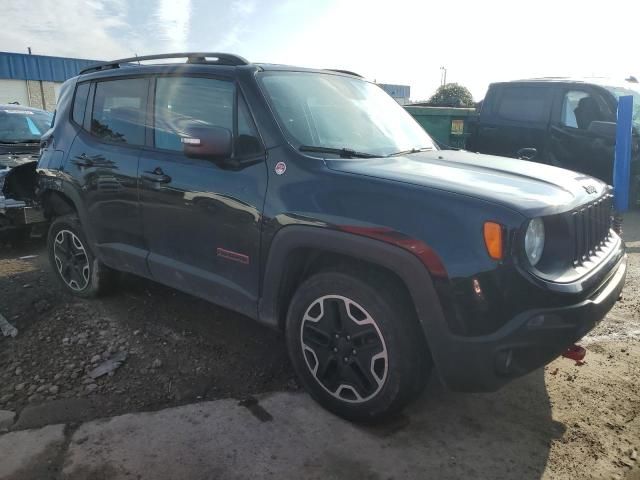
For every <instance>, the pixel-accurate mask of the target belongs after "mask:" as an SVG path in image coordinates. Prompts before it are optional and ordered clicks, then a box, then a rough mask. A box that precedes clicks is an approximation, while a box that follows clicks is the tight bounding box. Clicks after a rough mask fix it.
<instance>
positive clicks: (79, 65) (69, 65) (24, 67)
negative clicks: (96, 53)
mask: <svg viewBox="0 0 640 480" xmlns="http://www.w3.org/2000/svg"><path fill="white" fill-rule="evenodd" d="M96 62H98V60H87V59H82V58H66V57H49V56H45V55H27V54H24V53H9V52H0V78H8V79H14V80H44V81H47V82H64V81H65V80H68V79H69V78H71V77H75V76H76V75H78V73H79V72H80V70H82V69H83V68H86V67H88V66H89V65H92V64H95V63H96Z"/></svg>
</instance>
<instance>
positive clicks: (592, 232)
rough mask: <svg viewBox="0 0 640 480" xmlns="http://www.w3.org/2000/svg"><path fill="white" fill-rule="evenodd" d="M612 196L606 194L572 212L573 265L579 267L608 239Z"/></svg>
mask: <svg viewBox="0 0 640 480" xmlns="http://www.w3.org/2000/svg"><path fill="white" fill-rule="evenodd" d="M612 207H613V195H610V194H607V195H604V196H603V197H601V198H600V199H598V200H596V201H595V202H593V203H590V204H588V205H586V206H584V207H582V208H581V209H579V210H577V211H575V212H573V214H572V220H573V232H574V255H573V264H574V265H581V264H583V263H584V262H585V261H587V260H588V259H589V258H590V257H591V256H592V255H594V254H595V253H596V252H597V251H598V250H600V249H601V248H602V247H603V245H604V244H605V243H606V242H607V240H608V239H609V237H610V235H611V233H610V229H611V222H612V213H613V212H612Z"/></svg>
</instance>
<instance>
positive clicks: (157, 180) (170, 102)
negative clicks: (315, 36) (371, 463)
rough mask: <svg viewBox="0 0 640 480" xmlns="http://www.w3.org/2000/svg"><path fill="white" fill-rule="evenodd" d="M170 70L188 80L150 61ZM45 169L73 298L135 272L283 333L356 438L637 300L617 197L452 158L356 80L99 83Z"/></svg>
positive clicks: (310, 381)
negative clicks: (435, 389)
mask: <svg viewBox="0 0 640 480" xmlns="http://www.w3.org/2000/svg"><path fill="white" fill-rule="evenodd" d="M169 57H176V58H178V57H179V58H187V62H186V63H170V64H157V63H156V64H151V65H149V64H146V65H145V64H144V63H142V62H139V61H144V60H145V59H153V60H158V59H160V58H169ZM132 62H135V63H132ZM38 171H39V173H40V187H39V193H40V196H41V199H42V202H43V205H44V209H45V214H46V215H47V217H49V218H50V220H51V222H52V223H51V227H50V231H49V236H48V249H49V255H50V259H51V264H52V266H53V268H54V269H55V271H56V272H57V274H58V276H59V278H60V280H61V281H62V283H63V285H64V286H65V287H66V288H67V289H68V290H69V291H70V292H72V293H74V294H76V295H80V296H90V295H95V294H98V293H100V292H102V291H104V289H106V288H107V287H108V286H109V284H110V283H112V282H113V280H114V272H115V271H124V272H131V273H134V274H136V275H140V276H143V277H147V278H150V279H153V280H156V281H158V282H161V283H164V284H166V285H170V286H173V287H175V288H177V289H180V290H183V291H185V292H188V293H191V294H194V295H197V296H199V297H202V298H205V299H208V300H210V301H212V302H215V303H217V304H219V305H223V306H225V307H227V308H230V309H232V310H236V311H238V312H241V313H243V314H245V315H247V316H249V317H252V318H254V319H256V320H258V321H260V322H262V323H264V324H266V325H269V326H272V327H274V328H279V329H282V330H283V331H284V332H285V335H286V341H287V345H288V349H289V353H290V357H291V361H292V363H293V365H294V368H295V370H296V372H297V374H298V375H299V377H300V380H301V382H302V383H303V384H304V386H305V387H306V388H307V390H308V391H309V392H310V393H311V395H313V397H314V398H316V399H317V400H318V401H319V402H320V403H321V404H322V405H324V406H325V407H326V408H328V409H329V410H331V411H333V412H336V413H337V414H339V415H342V416H344V417H346V418H349V419H355V420H364V419H373V418H379V417H381V416H383V415H386V414H389V413H391V412H394V411H398V410H399V409H400V408H402V407H403V406H404V405H406V404H407V403H408V402H409V401H410V400H411V399H413V398H415V397H416V395H417V394H418V393H419V392H420V391H421V389H422V388H423V386H424V384H425V382H426V380H427V378H428V375H429V373H430V371H431V369H432V367H435V370H436V371H437V373H438V374H439V376H440V377H441V379H442V381H443V382H444V383H445V384H446V385H448V386H449V387H451V388H453V389H456V390H465V391H482V390H495V389H497V388H498V387H500V386H501V385H503V384H505V383H506V382H508V381H509V380H510V379H512V378H514V377H517V376H519V375H523V374H525V373H527V372H529V371H531V370H533V369H535V368H538V367H540V366H542V365H544V364H545V363H547V362H549V361H550V360H552V359H553V358H555V357H556V356H558V355H559V354H560V353H562V352H563V351H564V350H565V349H566V348H567V347H568V346H570V345H571V344H572V343H573V342H575V341H576V340H578V339H579V338H581V337H582V336H583V335H585V334H586V333H587V332H588V331H589V330H590V329H592V328H593V327H594V325H596V323H597V322H599V321H600V320H601V319H602V318H603V317H604V316H605V314H606V313H607V312H608V311H609V309H610V308H611V307H612V305H613V304H614V303H615V301H616V300H617V299H618V297H619V295H620V291H621V289H622V286H623V284H624V278H625V273H626V255H625V250H624V245H623V242H622V241H621V239H620V238H619V237H618V235H616V233H614V231H613V230H612V229H611V228H610V227H611V204H612V201H611V190H610V188H609V187H608V186H607V185H606V184H604V183H603V182H601V181H599V180H596V179H593V178H591V177H588V176H585V175H582V174H576V173H574V172H571V171H568V170H562V169H559V168H556V167H552V166H548V165H540V164H536V163H530V162H525V161H521V160H514V159H507V158H501V157H490V156H483V155H479V154H472V153H468V152H464V151H440V150H438V148H437V147H436V146H434V144H433V142H432V140H431V139H430V138H429V136H428V135H427V134H426V133H425V132H424V131H423V130H422V129H421V128H420V127H419V125H418V124H417V123H416V122H415V121H414V120H413V119H412V118H411V117H410V116H409V115H408V114H407V113H406V112H405V111H404V110H403V109H402V107H400V106H399V105H397V104H396V103H395V102H394V101H393V99H391V97H389V96H388V95H387V94H386V93H384V92H383V91H382V90H381V89H380V88H379V87H378V86H376V85H375V84H373V83H370V82H367V81H365V80H363V79H362V78H360V77H359V76H358V75H355V74H351V73H349V72H344V71H327V70H309V69H302V68H293V67H286V66H275V65H264V64H252V63H249V62H247V61H246V60H244V59H242V58H240V57H237V56H234V55H228V54H218V53H209V54H204V53H189V54H176V55H161V56H152V57H141V58H136V59H124V60H120V61H114V62H109V63H104V64H99V65H97V66H95V67H92V68H89V69H87V70H85V71H83V72H81V74H80V75H79V76H78V77H75V78H73V79H71V80H69V81H67V82H66V83H65V84H64V85H63V87H62V90H61V95H60V100H59V103H58V106H57V113H56V117H55V123H54V125H53V127H52V129H51V130H50V131H49V132H48V133H47V134H46V135H45V136H44V137H43V153H42V156H41V158H40V162H39V165H38Z"/></svg>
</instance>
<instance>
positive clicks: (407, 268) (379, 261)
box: [258, 225, 449, 360]
mask: <svg viewBox="0 0 640 480" xmlns="http://www.w3.org/2000/svg"><path fill="white" fill-rule="evenodd" d="M298 248H312V249H315V250H318V251H325V252H329V253H337V254H341V255H345V256H348V257H351V258H354V259H357V260H361V261H366V262H369V263H372V264H374V265H378V266H380V267H383V268H385V269H387V270H390V271H392V272H394V273H395V274H396V275H397V276H398V277H399V278H400V280H401V281H402V282H403V283H404V285H405V286H406V288H407V290H408V292H409V294H410V296H411V299H412V300H413V305H414V308H415V311H416V314H417V316H418V320H419V322H420V325H421V327H422V330H423V331H424V334H425V338H426V340H427V344H428V345H429V348H430V349H431V351H432V352H434V351H435V350H438V347H437V344H438V343H439V339H440V338H442V336H443V335H444V336H448V334H449V330H448V326H447V323H446V320H445V316H444V313H443V310H442V306H441V303H440V299H439V297H438V294H437V292H436V289H435V287H434V285H433V281H432V279H431V275H430V274H429V271H428V270H427V268H426V267H425V266H424V265H423V264H422V262H421V261H420V260H419V259H418V258H417V257H416V256H415V255H413V254H412V253H410V252H408V251H407V250H404V249H402V248H401V247H398V246H396V245H392V244H389V243H385V242H383V241H381V240H375V239H372V238H368V237H364V236H361V235H356V234H353V233H346V232H342V231H337V230H329V229H326V228H321V227H315V226H301V225H292V226H287V227H283V228H282V229H280V230H279V231H278V232H277V233H276V235H275V237H274V238H273V241H272V243H271V247H270V249H269V253H268V258H267V261H266V266H265V270H264V275H263V282H262V295H261V298H260V301H259V304H258V319H259V321H260V322H262V323H264V324H266V325H269V326H271V327H274V328H279V326H280V322H279V319H280V318H281V315H282V314H283V313H284V312H283V311H282V308H285V306H283V305H279V304H278V303H279V301H278V300H279V294H280V289H281V286H282V280H283V279H282V271H283V266H284V265H286V262H287V259H288V257H289V256H290V254H291V253H292V252H293V251H295V250H296V249H298ZM434 360H435V359H434Z"/></svg>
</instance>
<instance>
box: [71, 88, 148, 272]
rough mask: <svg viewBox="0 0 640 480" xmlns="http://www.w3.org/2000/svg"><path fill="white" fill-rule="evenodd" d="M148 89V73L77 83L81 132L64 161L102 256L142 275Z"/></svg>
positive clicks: (76, 109)
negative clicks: (141, 183)
mask: <svg viewBox="0 0 640 480" xmlns="http://www.w3.org/2000/svg"><path fill="white" fill-rule="evenodd" d="M89 89H90V92H89V95H88V102H83V101H82V100H81V99H83V98H86V97H85V96H86V95H87V93H88V91H89ZM148 91H149V80H148V79H147V78H127V79H115V80H104V81H97V82H94V83H91V84H89V83H80V84H78V86H77V88H76V94H75V98H74V100H77V102H76V103H75V104H74V109H73V113H72V122H73V123H74V125H75V126H76V128H77V130H78V134H77V135H76V137H75V139H74V141H73V144H72V146H71V149H70V151H69V156H68V159H67V162H66V166H65V170H66V172H67V173H68V174H70V176H71V177H72V178H73V179H74V184H75V186H76V189H77V192H78V194H79V195H80V197H81V202H82V204H83V205H84V206H85V207H86V212H87V215H86V221H87V222H88V225H87V226H88V230H89V233H90V235H91V236H92V237H93V241H94V242H95V244H96V245H95V247H96V249H97V253H98V255H99V256H100V258H101V259H102V260H103V261H104V262H105V263H106V264H107V265H111V266H113V267H116V268H118V269H119V270H124V271H129V272H133V273H137V274H141V275H147V274H148V270H147V268H146V255H147V250H146V247H145V244H144V237H143V234H142V218H141V215H140V205H139V203H138V188H137V184H138V162H139V158H140V152H141V149H142V146H143V145H144V141H145V122H146V115H147V112H146V110H147V98H148ZM85 105H86V108H85Z"/></svg>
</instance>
